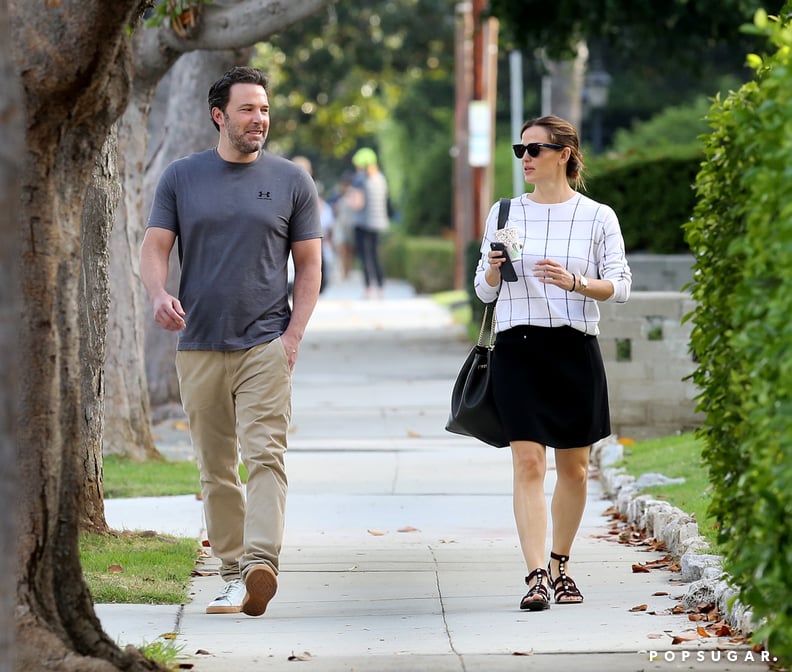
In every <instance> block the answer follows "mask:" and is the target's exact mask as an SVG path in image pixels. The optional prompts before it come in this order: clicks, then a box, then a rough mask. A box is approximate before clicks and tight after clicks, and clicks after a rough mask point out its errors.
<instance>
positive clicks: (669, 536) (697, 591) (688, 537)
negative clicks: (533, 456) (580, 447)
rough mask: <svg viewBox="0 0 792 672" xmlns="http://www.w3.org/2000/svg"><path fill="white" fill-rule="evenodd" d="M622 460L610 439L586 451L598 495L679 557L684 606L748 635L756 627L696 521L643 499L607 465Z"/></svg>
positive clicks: (631, 483)
mask: <svg viewBox="0 0 792 672" xmlns="http://www.w3.org/2000/svg"><path fill="white" fill-rule="evenodd" d="M623 457H624V448H623V446H622V445H621V444H620V443H619V442H618V439H617V437H616V436H615V435H611V436H609V437H607V438H605V439H603V440H602V441H599V442H597V443H595V444H594V446H593V447H592V450H591V464H592V465H593V466H594V467H596V468H597V469H598V470H599V474H600V483H601V484H602V491H603V493H604V495H605V496H606V497H608V498H609V499H611V500H612V501H613V505H614V507H615V508H616V510H617V511H618V512H619V513H620V514H622V515H623V516H625V517H626V519H627V522H629V523H632V524H635V525H636V526H638V527H639V528H641V529H646V531H647V532H648V533H649V534H651V535H652V536H653V537H654V538H655V539H657V540H659V541H663V542H665V545H666V548H667V549H668V552H669V553H670V554H671V555H672V556H674V557H675V558H679V563H680V567H681V572H680V578H681V580H682V581H684V582H685V583H687V584H689V585H688V587H687V591H686V592H685V595H684V597H683V598H682V600H683V604H684V605H685V607H687V608H693V607H695V606H696V605H697V604H700V603H701V602H713V603H715V604H716V605H717V607H718V611H719V612H720V613H721V614H723V615H724V619H725V621H726V622H727V623H728V624H729V625H730V626H731V627H732V628H736V629H739V630H740V631H741V632H742V633H745V634H749V633H751V632H753V631H754V630H755V629H756V626H757V624H756V623H755V622H754V620H753V617H752V616H753V615H752V613H751V611H750V610H749V609H747V608H746V607H745V606H744V605H743V604H741V603H740V601H739V599H738V597H737V590H736V589H735V588H734V587H733V586H732V585H731V584H730V583H729V580H728V579H729V577H728V576H727V575H726V573H725V572H724V570H723V563H722V558H721V557H720V556H719V555H711V554H708V553H707V550H708V549H709V544H708V543H707V542H706V541H705V540H704V538H703V537H702V536H701V535H700V534H699V529H698V523H697V522H696V519H695V518H694V517H693V516H691V515H688V514H687V513H685V512H684V511H682V510H681V509H678V508H677V507H674V506H671V505H670V504H669V503H668V502H664V501H662V500H658V499H653V498H652V497H651V496H649V495H642V494H641V491H640V489H639V488H637V487H636V485H635V481H636V479H635V477H633V476H630V475H628V474H627V473H625V470H624V469H622V468H616V467H613V466H612V465H614V464H617V463H618V462H619V461H621V459H622V458H623Z"/></svg>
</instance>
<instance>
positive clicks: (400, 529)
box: [397, 525, 421, 532]
mask: <svg viewBox="0 0 792 672" xmlns="http://www.w3.org/2000/svg"><path fill="white" fill-rule="evenodd" d="M397 531H398V532H420V531H421V530H419V529H418V528H417V527H410V526H409V525H407V526H405V527H400V528H399V529H398V530H397Z"/></svg>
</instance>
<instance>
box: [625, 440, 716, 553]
mask: <svg viewBox="0 0 792 672" xmlns="http://www.w3.org/2000/svg"><path fill="white" fill-rule="evenodd" d="M617 466H621V467H624V468H625V469H626V471H627V473H628V474H630V475H631V476H635V477H636V478H638V477H639V476H641V474H646V473H652V472H654V473H660V474H663V475H664V476H669V477H671V478H680V477H682V478H684V479H685V482H684V483H678V484H669V485H662V486H659V485H658V486H652V487H649V488H644V489H643V490H641V492H642V493H645V494H648V495H652V496H653V497H655V498H657V499H662V500H665V501H667V502H669V503H670V504H671V505H672V506H675V507H677V508H679V509H681V510H682V511H684V512H685V513H689V514H692V515H695V516H696V520H697V521H698V526H699V532H700V534H701V535H702V536H703V537H704V538H705V539H706V540H707V541H708V542H709V543H710V544H711V545H712V546H713V550H714V551H715V552H717V550H716V536H717V531H716V530H717V528H716V522H715V520H714V519H713V518H712V517H711V516H709V514H708V512H707V508H708V506H709V503H710V487H711V486H710V483H709V477H708V474H707V467H706V465H705V464H704V462H703V461H702V458H701V442H700V441H699V440H698V439H697V438H696V437H695V435H694V434H693V433H692V432H690V433H686V434H680V435H678V436H667V437H663V438H660V439H653V440H650V441H639V442H637V443H634V444H631V445H625V446H624V461H623V462H622V463H620V464H619V465H617Z"/></svg>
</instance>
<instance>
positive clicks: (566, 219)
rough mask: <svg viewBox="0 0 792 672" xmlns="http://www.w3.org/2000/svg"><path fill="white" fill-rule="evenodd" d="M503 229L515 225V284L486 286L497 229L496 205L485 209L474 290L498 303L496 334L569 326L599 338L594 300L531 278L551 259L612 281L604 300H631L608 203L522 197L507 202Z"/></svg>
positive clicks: (627, 273)
mask: <svg viewBox="0 0 792 672" xmlns="http://www.w3.org/2000/svg"><path fill="white" fill-rule="evenodd" d="M505 226H506V227H515V228H516V230H517V239H518V240H519V241H520V242H521V243H522V246H523V247H522V256H521V258H519V259H518V260H517V261H514V262H513V263H514V269H515V271H516V272H517V281H516V282H503V283H501V286H500V288H499V287H497V286H496V287H492V286H490V285H489V284H487V280H486V279H485V277H484V273H485V272H486V270H487V268H489V259H488V253H489V251H490V243H491V242H494V241H495V230H496V229H497V228H498V203H495V204H494V205H493V206H492V208H491V209H490V212H489V215H488V216H487V223H486V225H485V231H484V239H483V241H482V243H481V257H480V259H479V263H478V266H477V267H476V275H475V279H474V288H475V291H476V295H477V296H478V297H479V299H481V300H482V301H483V302H485V303H490V302H492V301H494V300H495V299H497V300H498V303H497V304H496V309H495V332H496V333H497V332H500V331H504V330H506V329H511V328H512V327H515V326H517V325H533V326H539V327H560V326H565V325H567V326H570V327H573V328H575V329H578V330H579V331H582V332H583V333H585V334H591V335H597V334H599V318H600V312H599V307H598V305H597V301H596V300H595V299H591V298H588V297H585V296H583V295H582V294H579V293H577V292H568V291H566V290H564V289H561V288H560V287H556V286H555V285H546V284H543V283H541V282H539V280H538V278H535V277H534V276H533V270H532V269H533V266H534V264H535V263H536V262H538V261H540V260H542V259H553V260H554V261H557V262H558V263H560V264H562V265H563V266H565V267H566V269H567V270H568V271H569V272H570V273H575V274H580V275H584V276H586V277H587V278H602V279H606V280H610V281H611V282H612V283H613V290H614V291H613V295H612V296H611V297H610V299H609V300H612V301H616V302H618V303H624V302H625V301H627V299H628V298H629V296H630V286H631V284H632V273H631V272H630V267H629V265H628V263H627V258H626V255H625V251H624V239H623V238H622V234H621V229H620V228H619V220H618V218H617V217H616V213H615V212H614V211H613V209H612V208H610V207H609V206H607V205H603V204H602V203H597V202H596V201H594V200H592V199H591V198H589V197H588V196H584V195H583V194H579V193H576V194H575V195H574V196H573V197H572V198H570V199H569V200H568V201H565V202H563V203H535V202H534V201H532V200H530V199H529V198H528V194H523V195H522V196H520V197H518V198H513V199H511V209H510V211H509V218H508V220H507V221H506V224H505Z"/></svg>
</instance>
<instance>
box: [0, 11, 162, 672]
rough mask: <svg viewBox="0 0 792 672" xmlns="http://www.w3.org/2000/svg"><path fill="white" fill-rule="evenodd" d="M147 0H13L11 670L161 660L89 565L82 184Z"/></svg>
mask: <svg viewBox="0 0 792 672" xmlns="http://www.w3.org/2000/svg"><path fill="white" fill-rule="evenodd" d="M145 5H146V2H145V0H118V2H116V3H115V4H114V6H113V10H114V11H112V12H108V11H107V8H106V6H105V3H104V2H100V1H99V0H81V1H80V2H77V0H61V1H60V2H58V3H49V4H47V5H43V6H42V5H41V4H40V3H27V2H21V1H18V0H12V1H11V2H10V3H9V8H10V16H11V27H12V31H11V33H12V49H13V54H14V60H15V62H16V67H17V71H18V72H19V73H20V77H21V81H22V85H23V90H24V109H25V122H26V128H25V144H26V151H25V152H23V154H22V171H21V185H22V199H21V202H20V203H21V205H20V216H19V223H20V230H21V233H22V235H21V246H20V248H21V249H20V259H21V263H22V268H23V271H24V272H23V273H22V276H21V289H22V299H23V305H22V311H21V312H22V314H21V319H20V330H21V338H20V341H19V357H18V361H19V368H20V371H24V372H25V375H24V376H20V378H19V408H18V413H19V418H20V421H19V422H18V432H17V435H18V439H17V444H18V450H17V465H18V469H19V472H18V477H19V482H21V483H24V484H25V488H24V489H23V490H21V491H20V492H19V493H18V496H17V498H16V502H17V507H18V511H17V513H18V517H17V520H18V521H20V524H19V533H18V535H17V547H16V550H17V555H16V559H17V595H16V602H17V606H16V610H15V622H16V629H17V630H16V646H17V659H16V669H18V670H20V671H21V670H24V671H25V672H27V671H29V670H55V671H71V670H74V671H77V670H80V671H81V672H92V671H94V670H97V671H99V670H101V671H104V670H107V671H112V670H153V669H164V668H161V667H160V666H159V665H157V664H155V663H152V662H151V661H148V660H146V659H145V658H143V657H142V656H141V654H140V653H139V652H137V651H136V650H133V649H130V650H128V651H123V652H122V651H121V650H120V649H119V648H118V647H117V646H116V645H115V643H114V642H112V641H111V640H110V638H109V637H108V636H107V635H106V634H105V633H104V632H103V631H102V628H101V624H100V623H99V620H98V618H97V617H96V614H95V613H94V610H93V605H92V601H91V596H90V594H89V593H88V590H87V588H86V586H85V582H84V580H83V578H82V570H81V567H80V561H79V552H78V544H77V541H78V533H79V515H80V514H79V512H80V511H81V510H82V506H83V502H84V497H83V494H84V483H83V479H84V469H83V460H84V457H85V446H84V445H83V440H84V435H83V431H82V430H83V422H84V417H85V416H84V410H85V409H84V406H83V400H82V394H81V393H82V375H81V363H80V349H81V340H82V339H81V337H80V319H79V313H80V311H79V304H80V301H79V299H80V291H81V282H82V275H81V274H82V268H81V252H80V246H81V220H82V212H83V204H84V202H85V192H86V187H87V185H88V184H89V183H90V180H91V177H92V174H93V170H94V168H95V165H96V160H97V157H98V155H99V152H100V150H101V148H102V146H103V144H104V143H105V140H106V138H107V135H108V133H109V131H110V128H111V126H112V124H113V123H114V122H115V121H116V120H117V119H118V117H119V116H120V114H121V112H122V111H123V109H124V107H125V106H126V103H127V101H128V99H129V84H130V81H131V52H130V49H129V41H128V38H127V36H126V28H127V26H129V25H135V24H136V23H137V20H138V18H139V16H140V15H141V13H142V11H143V9H144V6H145Z"/></svg>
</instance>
